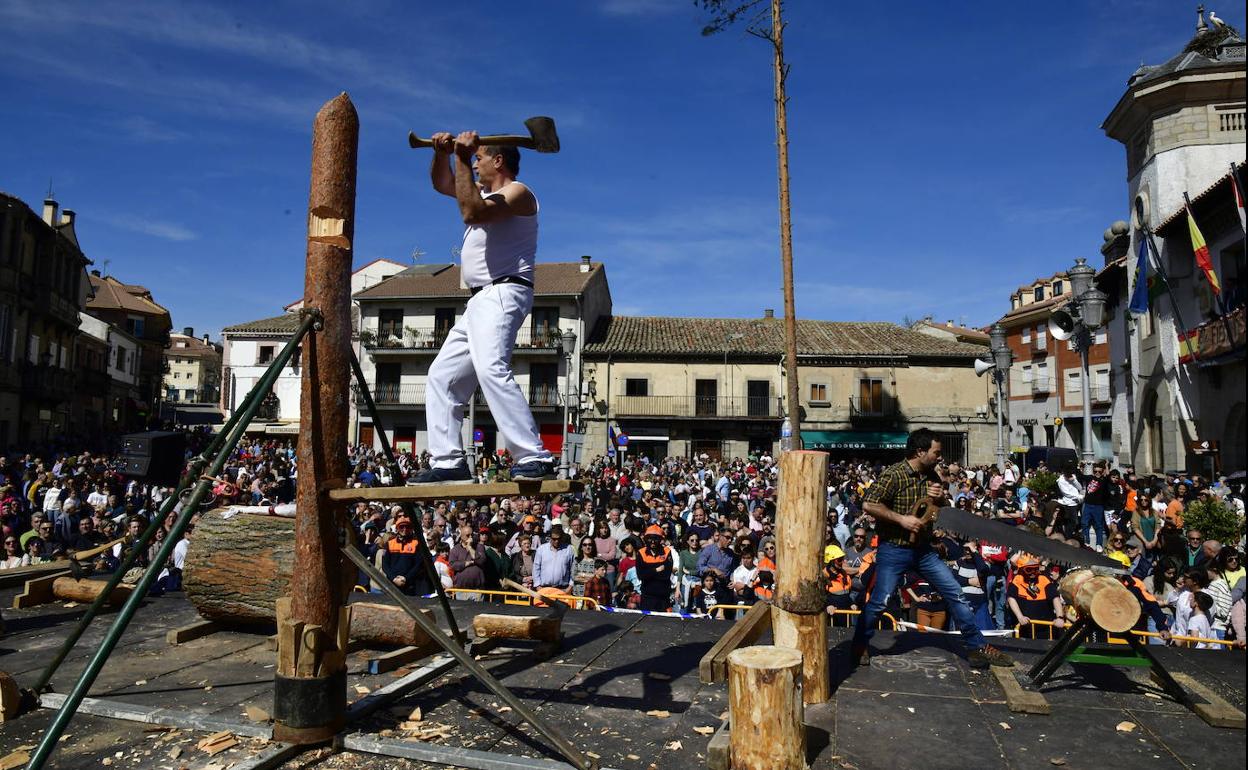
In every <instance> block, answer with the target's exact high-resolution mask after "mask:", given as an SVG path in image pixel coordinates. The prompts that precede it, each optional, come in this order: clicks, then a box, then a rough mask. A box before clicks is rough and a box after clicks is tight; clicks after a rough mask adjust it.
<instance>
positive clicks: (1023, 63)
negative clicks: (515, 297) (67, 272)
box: [0, 0, 1243, 337]
mask: <svg viewBox="0 0 1248 770" xmlns="http://www.w3.org/2000/svg"><path fill="white" fill-rule="evenodd" d="M1213 5H1214V7H1215V9H1216V10H1217V11H1218V13H1219V15H1220V16H1221V17H1222V18H1224V19H1226V20H1227V21H1229V22H1230V23H1231V24H1233V25H1235V26H1236V27H1238V28H1239V29H1241V30H1242V29H1243V9H1242V7H1241V6H1239V4H1238V3H1228V4H1226V7H1225V8H1223V7H1222V6H1221V5H1220V4H1218V3H1216V2H1215V3H1213ZM1195 6H1196V4H1195V3H1190V4H1188V3H1181V2H1180V3H1176V2H1167V1H1166V0H1097V1H1096V2H1080V3H1073V2H1072V3H1059V4H1046V3H993V4H987V3H983V4H969V3H929V2H911V3H906V2H899V3H889V4H879V3H850V2H823V1H822V0H790V2H789V3H788V5H787V15H788V21H789V22H790V26H789V29H788V31H787V33H786V49H787V51H786V52H787V55H788V59H789V62H790V64H791V66H792V74H791V76H790V78H789V93H790V100H791V102H790V111H789V119H790V138H791V147H790V153H791V164H792V176H793V221H794V241H795V248H794V250H795V273H796V279H797V309H798V313H799V315H800V316H802V317H809V318H822V319H836V320H892V321H897V320H900V319H901V318H902V317H903V316H906V315H909V316H912V317H918V316H922V315H926V314H933V315H935V316H937V317H938V318H940V319H945V318H954V319H958V320H960V321H965V322H966V323H969V324H975V325H979V324H984V323H987V322H990V321H991V320H993V319H994V318H996V317H997V316H999V315H1000V314H1001V313H1002V312H1003V311H1004V310H1005V309H1007V308H1008V293H1009V292H1010V291H1011V290H1012V289H1013V288H1015V287H1017V286H1018V285H1019V284H1021V283H1024V282H1027V281H1030V280H1031V279H1032V278H1034V277H1036V276H1039V275H1048V274H1051V273H1053V272H1055V271H1057V270H1061V269H1064V268H1066V267H1068V266H1069V265H1070V264H1072V262H1073V258H1074V257H1076V256H1087V257H1089V258H1090V259H1089V261H1091V262H1094V263H1095V262H1097V261H1099V260H1100V254H1099V252H1098V248H1099V246H1100V244H1101V242H1102V241H1101V233H1102V232H1103V231H1104V230H1105V228H1106V227H1107V226H1108V225H1109V224H1110V222H1112V221H1113V220H1115V219H1120V218H1124V217H1125V215H1126V209H1127V203H1128V202H1127V200H1126V195H1127V193H1126V181H1125V178H1124V177H1125V164H1124V152H1123V149H1122V147H1121V146H1120V145H1118V144H1117V143H1116V142H1114V141H1112V140H1110V139H1108V138H1107V137H1105V135H1104V134H1103V132H1102V131H1101V130H1100V128H1099V125H1100V122H1101V120H1102V119H1103V118H1104V117H1105V116H1106V115H1107V114H1108V113H1109V111H1110V109H1111V108H1112V107H1113V105H1114V103H1115V102H1116V101H1117V99H1118V98H1119V97H1120V96H1121V94H1122V92H1123V90H1124V88H1125V83H1126V79H1127V77H1128V76H1129V75H1130V74H1131V72H1132V71H1133V70H1134V69H1135V68H1136V66H1137V65H1138V64H1139V63H1140V62H1141V61H1144V62H1147V63H1150V64H1156V63H1160V62H1161V61H1164V60H1165V59H1167V58H1169V57H1170V56H1171V55H1173V54H1175V53H1177V52H1178V51H1179V50H1180V49H1181V48H1182V46H1183V45H1184V44H1185V43H1186V41H1187V40H1188V39H1189V38H1190V37H1191V35H1192V33H1193V31H1194V26H1195V18H1196V14H1195ZM704 19H705V16H704V14H703V13H702V12H700V11H699V10H697V9H696V8H695V7H694V5H693V3H692V2H691V1H690V0H598V1H596V2H591V1H590V0H585V1H584V2H582V1H579V0H563V1H561V2H555V1H553V0H552V1H550V2H525V3H515V2H506V3H504V2H488V3H483V2H456V3H411V2H404V1H403V0H356V1H355V2H352V3H340V2H327V1H326V0H299V1H298V2H295V1H294V0H275V1H273V2H264V3H246V4H244V3H212V4H209V3H202V4H201V3H181V2H157V1H151V2H144V1H141V0H135V1H133V2H111V1H105V0H95V1H94V2H81V3H79V2H58V1H56V0H44V1H40V2H34V1H24V0H0V68H2V71H3V73H4V95H3V98H0V125H2V126H3V133H2V134H0V189H3V190H5V191H6V192H9V193H11V194H15V195H17V196H19V197H21V198H23V199H24V200H26V201H27V202H28V203H29V204H30V205H31V206H32V207H33V208H35V209H36V210H38V208H39V204H40V201H41V200H42V198H43V196H44V194H45V192H46V190H47V187H48V180H49V178H50V179H51V180H52V183H53V186H54V191H55V195H56V197H57V198H58V199H59V201H60V202H61V204H62V206H65V207H69V208H73V209H75V210H76V211H77V212H78V215H79V220H78V223H79V224H78V234H79V238H80V241H81V243H82V245H83V247H84V249H85V250H86V252H87V254H88V256H89V257H91V258H92V259H93V260H95V263H96V266H97V267H100V266H101V265H102V263H103V262H104V261H106V260H107V262H108V266H107V269H108V271H109V272H110V273H112V274H114V275H117V276H118V277H119V278H121V279H123V280H125V281H129V282H137V283H143V284H145V285H147V286H149V287H150V288H151V289H152V291H153V292H154V294H155V296H156V299H157V300H158V301H159V302H161V303H162V304H164V305H165V306H166V307H168V308H169V309H170V310H171V311H172V313H173V321H174V326H175V327H178V328H180V327H183V326H194V327H195V328H196V330H197V332H199V333H202V332H204V331H208V332H209V333H211V334H212V335H213V336H214V337H216V336H217V335H218V334H219V331H220V329H221V327H222V326H226V325H229V324H232V323H239V322H243V321H247V320H253V319H256V318H262V317H265V316H269V315H274V314H277V313H279V312H280V310H281V307H282V305H284V304H285V303H287V302H289V301H291V300H293V299H296V298H297V297H299V295H300V293H301V291H302V285H303V258H304V242H305V240H304V239H305V234H306V231H305V212H306V207H307V196H308V171H309V157H310V132H311V123H312V118H313V116H314V115H315V113H316V110H317V109H318V108H319V106H320V105H321V104H322V103H323V102H325V101H326V100H328V99H330V98H332V97H333V96H334V95H336V94H337V93H338V92H339V91H342V90H346V91H348V92H349V93H350V94H351V97H352V99H353V100H354V102H355V104H356V107H357V109H358V110H359V113H360V121H361V131H360V168H359V192H358V200H357V204H356V205H357V208H356V263H357V265H358V264H363V263H364V262H366V261H368V260H371V259H373V258H376V257H383V256H384V257H390V258H394V259H397V260H399V261H404V262H406V261H410V255H411V254H412V252H413V250H415V249H419V250H421V251H423V252H425V254H424V256H423V257H422V258H421V259H422V261H424V262H443V261H450V260H451V259H452V255H451V249H452V248H454V247H456V246H457V245H458V244H459V241H460V237H461V234H462V226H461V225H459V224H457V216H456V211H455V208H454V204H453V202H452V201H451V200H450V199H447V198H443V197H441V196H438V195H437V194H435V193H433V192H432V191H431V190H430V188H429V185H428V181H427V178H428V177H427V166H428V162H429V155H428V154H427V152H416V151H412V150H410V149H408V148H407V144H406V140H405V137H406V134H407V131H408V129H409V128H414V129H416V130H417V132H418V133H421V134H428V133H429V132H431V131H434V130H439V129H447V130H459V129H466V128H476V129H479V130H481V131H482V132H483V133H491V132H506V131H512V130H517V129H519V128H520V127H521V121H522V120H523V118H525V117H527V116H529V115H538V114H545V115H552V116H554V117H555V118H556V120H557V122H558V126H559V133H560V136H561V138H562V140H563V147H564V151H563V152H562V153H561V154H559V155H553V156H551V155H547V156H538V155H533V154H528V155H526V156H525V159H524V163H523V167H522V171H521V179H523V180H524V181H526V182H528V183H529V184H530V185H531V186H532V187H533V188H534V190H535V191H536V192H537V194H538V196H539V198H540V200H541V202H542V205H543V220H542V241H541V246H540V255H539V258H540V259H541V260H543V261H559V260H570V259H576V258H577V257H579V256H580V255H582V254H590V255H593V257H594V258H595V259H597V260H601V261H603V262H605V263H606V264H607V269H608V275H609V277H610V281H611V286H612V293H613V295H614V299H615V311H616V312H617V313H619V314H653V315H689V316H694V315H708V316H744V317H750V316H757V315H761V313H762V310H763V308H767V307H771V308H775V309H776V311H777V313H779V312H780V308H781V307H782V302H781V292H780V265H779V257H778V253H779V246H778V216H777V213H776V174H775V171H776V157H775V148H774V123H773V111H772V103H771V87H772V85H771V68H770V49H769V47H768V46H767V44H766V43H765V42H763V41H761V40H757V39H755V38H752V37H748V36H746V35H745V34H744V32H742V31H730V32H728V33H724V34H721V35H718V36H715V37H712V38H703V37H701V36H700V34H699V33H700V29H701V27H702V24H703V21H704Z"/></svg>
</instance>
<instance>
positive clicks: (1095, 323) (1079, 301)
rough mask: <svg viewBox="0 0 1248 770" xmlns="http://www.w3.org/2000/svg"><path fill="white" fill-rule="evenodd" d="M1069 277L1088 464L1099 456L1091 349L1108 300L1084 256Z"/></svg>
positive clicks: (1084, 453)
mask: <svg viewBox="0 0 1248 770" xmlns="http://www.w3.org/2000/svg"><path fill="white" fill-rule="evenodd" d="M1067 276H1068V277H1069V278H1070V291H1071V294H1072V300H1071V303H1070V306H1069V311H1070V313H1071V316H1072V317H1073V318H1074V319H1075V320H1076V322H1077V323H1076V325H1075V329H1074V334H1073V338H1074V342H1075V347H1076V348H1078V350H1079V382H1080V385H1081V390H1082V396H1083V397H1082V399H1081V401H1082V406H1083V448H1082V451H1081V454H1080V459H1081V460H1082V461H1083V463H1084V464H1085V465H1088V464H1091V463H1092V461H1093V459H1095V456H1096V453H1095V452H1094V451H1093V450H1092V384H1091V382H1090V381H1089V377H1090V373H1089V371H1088V350H1089V348H1091V347H1092V342H1093V335H1094V334H1095V333H1096V330H1097V329H1099V328H1101V326H1102V325H1103V324H1104V323H1105V301H1106V300H1107V299H1108V297H1107V296H1106V295H1105V292H1103V291H1100V290H1098V289H1096V288H1094V287H1093V286H1092V280H1093V278H1095V277H1096V270H1094V269H1093V268H1092V267H1090V266H1089V265H1088V264H1087V260H1086V259H1084V258H1083V257H1078V258H1077V259H1075V266H1074V267H1072V268H1071V269H1070V270H1068V271H1067Z"/></svg>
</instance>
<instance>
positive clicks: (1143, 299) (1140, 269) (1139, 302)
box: [1127, 233, 1148, 315]
mask: <svg viewBox="0 0 1248 770" xmlns="http://www.w3.org/2000/svg"><path fill="white" fill-rule="evenodd" d="M1147 238H1148V233H1140V258H1139V259H1138V260H1136V263H1135V275H1134V276H1133V279H1134V281H1135V282H1134V284H1133V287H1132V289H1131V304H1130V305H1129V306H1128V307H1127V309H1128V310H1130V311H1131V312H1132V313H1134V314H1136V315H1144V314H1145V313H1147V312H1148V241H1147V240H1146V239H1147Z"/></svg>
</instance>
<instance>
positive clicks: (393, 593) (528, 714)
mask: <svg viewBox="0 0 1248 770" xmlns="http://www.w3.org/2000/svg"><path fill="white" fill-rule="evenodd" d="M342 552H343V554H344V555H345V556H346V557H347V558H348V559H350V560H351V562H352V563H354V564H355V566H357V567H359V568H360V569H361V570H362V571H363V572H364V574H365V575H368V577H369V578H370V579H372V580H373V581H375V582H376V583H377V584H378V585H380V586H381V588H382V590H383V591H384V592H385V593H386V594H387V595H388V596H389V597H390V598H391V599H394V600H395V602H397V603H398V605H399V606H400V607H402V608H403V611H404V612H406V613H407V614H408V615H409V616H410V617H411V618H412V620H414V621H416V625H417V626H419V627H420V629H421V630H422V631H424V632H425V633H426V634H427V635H428V636H429V637H430V638H431V639H433V640H434V641H435V642H437V644H438V645H439V646H441V647H442V649H444V650H446V651H447V652H448V653H450V654H451V656H452V657H454V658H455V659H456V660H457V661H459V663H460V665H462V666H463V667H464V668H466V669H468V671H469V672H471V673H472V675H473V676H474V677H476V679H477V681H479V682H480V683H481V684H483V685H485V686H486V687H487V688H488V689H489V690H490V692H492V693H494V694H495V695H497V696H498V697H499V698H501V699H502V700H503V702H504V703H506V704H507V705H508V706H510V707H511V708H512V710H513V711H515V712H516V713H517V714H519V715H520V716H521V717H522V718H523V719H524V720H525V721H526V722H528V723H529V724H530V725H532V726H533V728H534V729H536V730H537V731H538V732H539V733H541V735H542V736H543V737H544V738H546V740H548V741H550V742H551V743H552V744H554V746H555V747H556V748H557V749H559V753H561V754H563V756H564V757H566V758H567V759H568V761H569V762H571V763H572V765H573V767H575V768H577V770H597V767H598V765H597V763H596V762H595V761H594V760H593V759H591V758H590V757H587V756H585V755H584V754H582V753H581V752H580V750H579V749H577V748H576V747H575V746H573V745H572V744H571V743H569V742H568V739H567V738H565V737H563V735H562V734H561V733H560V732H559V731H558V730H556V729H555V728H554V727H552V726H550V725H548V724H547V723H546V722H544V721H543V720H542V719H541V718H540V717H538V715H537V713H536V712H534V711H533V710H532V709H531V708H529V707H528V705H527V704H525V703H524V702H523V701H521V700H520V699H519V698H517V697H516V696H515V694H514V693H512V691H511V690H509V689H507V686H506V685H504V684H503V683H502V682H500V681H498V680H497V679H495V678H494V675H493V674H491V673H490V672H489V671H486V670H485V667H484V666H482V665H481V664H480V663H478V662H477V661H476V660H475V659H474V658H473V657H472V655H470V654H468V653H467V652H465V651H464V650H463V649H461V648H460V647H459V646H457V645H456V644H455V643H454V642H453V641H451V640H450V639H448V638H447V637H446V636H445V635H444V634H443V633H441V631H439V630H438V628H437V626H435V625H433V623H431V622H429V619H428V618H426V617H425V616H424V614H422V613H421V611H420V610H419V609H418V608H417V607H416V606H415V605H413V604H412V601H411V598H410V597H408V596H407V595H406V594H404V593H403V592H402V591H400V590H399V589H398V587H397V586H396V585H394V583H391V582H390V581H389V580H386V576H385V575H383V574H382V573H381V572H379V571H378V570H377V568H376V567H374V566H373V565H372V563H370V562H369V560H368V559H366V558H365V557H364V554H362V553H360V552H359V551H358V550H356V549H355V546H352V545H346V546H343V549H342Z"/></svg>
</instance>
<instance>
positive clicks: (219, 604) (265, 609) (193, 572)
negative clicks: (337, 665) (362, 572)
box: [182, 509, 429, 647]
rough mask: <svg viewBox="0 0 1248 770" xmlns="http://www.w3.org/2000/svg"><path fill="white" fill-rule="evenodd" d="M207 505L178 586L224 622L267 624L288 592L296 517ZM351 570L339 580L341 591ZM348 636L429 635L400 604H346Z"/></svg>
mask: <svg viewBox="0 0 1248 770" xmlns="http://www.w3.org/2000/svg"><path fill="white" fill-rule="evenodd" d="M224 514H225V510H224V509H219V510H214V511H209V512H207V513H205V514H204V515H203V516H202V517H201V518H200V520H199V524H197V525H196V527H195V532H194V534H193V535H192V536H191V542H190V547H189V548H188V549H187V553H186V565H185V567H184V568H183V573H182V589H183V590H184V591H185V592H186V596H187V598H188V599H189V600H190V602H191V604H193V605H194V606H195V609H196V610H198V611H199V614H200V615H202V616H203V617H204V618H206V619H208V620H214V621H216V622H218V623H221V624H223V625H229V626H268V625H272V624H273V623H274V622H275V621H276V619H277V609H276V602H277V600H278V599H280V598H282V597H284V596H289V595H290V578H291V575H292V573H293V571H294V564H295V543H294V531H295V520H294V519H291V518H288V517H284V516H257V515H254V514H246V513H240V514H235V515H233V516H230V517H228V518H227V517H226V516H225V515H224ZM353 583H354V575H353V574H348V575H346V576H345V578H344V580H343V584H344V585H343V593H344V595H346V593H347V591H348V590H349V589H350V587H351V585H352V584H353ZM351 607H352V612H351V629H350V638H351V639H353V640H357V641H362V642H367V643H369V644H387V645H396V646H403V647H406V646H420V645H423V644H425V643H426V642H428V641H429V638H428V637H427V636H426V635H425V633H424V632H423V631H422V630H421V629H420V628H419V626H417V625H416V622H415V621H414V620H412V619H411V618H410V617H408V616H407V614H406V613H405V612H403V610H402V609H401V608H399V607H395V606H392V605H388V604H375V603H371V602H358V603H356V604H353V605H351Z"/></svg>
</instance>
